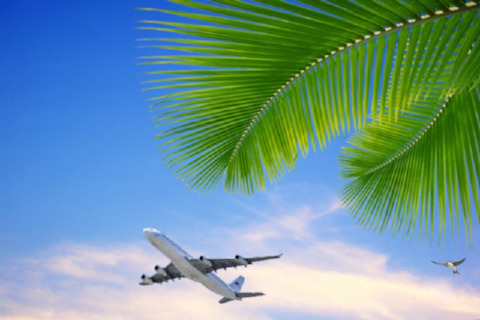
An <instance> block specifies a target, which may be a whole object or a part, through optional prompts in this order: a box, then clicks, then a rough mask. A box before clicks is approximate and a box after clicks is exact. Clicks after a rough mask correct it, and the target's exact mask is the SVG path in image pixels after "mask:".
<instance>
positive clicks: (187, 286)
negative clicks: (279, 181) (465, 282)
mask: <svg viewBox="0 0 480 320" xmlns="http://www.w3.org/2000/svg"><path fill="white" fill-rule="evenodd" d="M307 189H308V190H310V189H311V188H310V189H309V188H305V190H307ZM269 199H270V200H271V201H274V202H273V203H270V205H271V208H273V209H271V210H275V214H272V215H270V214H268V208H267V209H265V208H259V209H256V210H257V211H256V212H254V215H257V214H258V213H261V214H258V216H257V218H256V219H253V220H251V221H248V220H243V221H241V223H240V224H238V225H237V226H236V227H235V228H231V229H223V230H218V228H215V226H212V228H211V229H210V230H209V237H208V239H205V238H204V237H203V238H201V237H199V239H203V240H202V241H200V242H201V243H198V244H197V245H196V247H193V248H185V249H187V251H190V252H191V253H196V252H198V251H202V254H206V255H207V256H208V253H209V252H210V250H207V249H205V248H208V247H209V246H212V244H213V245H215V246H216V247H221V248H222V249H221V251H223V252H231V254H232V256H233V255H234V254H236V253H241V254H245V256H247V255H249V254H253V255H257V254H259V255H261V254H275V253H280V252H284V253H285V255H284V256H283V257H282V258H281V259H279V260H272V261H267V262H263V263H258V264H256V265H255V266H253V267H249V268H238V269H236V270H229V272H228V273H227V272H223V271H220V272H219V275H220V276H221V277H222V278H223V279H225V280H226V282H229V281H231V280H233V279H234V278H235V277H237V276H238V275H240V274H242V275H244V276H245V277H246V279H247V280H246V282H245V286H244V291H264V292H265V293H266V296H264V297H259V298H252V299H248V300H245V301H243V302H236V301H235V302H231V303H229V304H226V305H220V304H218V302H217V301H218V300H219V298H220V297H219V296H217V295H215V294H213V293H211V292H210V291H208V290H207V289H205V288H204V287H202V286H201V285H200V284H198V283H195V282H192V281H189V280H187V279H184V280H181V281H175V282H174V283H168V284H166V285H162V286H158V285H154V286H148V287H142V286H139V285H138V281H139V276H140V274H142V273H149V274H152V273H153V266H154V265H156V264H161V265H166V264H167V263H168V260H167V259H166V258H165V257H163V256H162V255H161V254H160V253H158V252H157V251H156V250H155V249H154V248H153V247H152V246H150V244H149V243H148V242H147V241H146V240H145V241H142V242H139V243H134V244H124V243H117V244H115V245H113V244H111V245H109V246H88V245H84V244H74V243H70V244H65V245H63V246H57V247H54V248H50V249H49V250H48V251H46V252H43V253H37V254H35V255H33V256H32V257H31V258H29V259H24V260H19V261H10V262H9V263H6V264H4V265H1V266H0V318H2V319H8V320H21V319H22V320H23V319H29V320H30V319H40V320H46V319H74V320H75V319H94V320H97V319H98V320H105V319H106V320H110V319H119V320H126V319H192V318H195V319H199V320H202V319H212V318H220V319H233V320H236V319H260V320H264V319H282V318H283V319H286V318H302V319H388V320H397V319H420V320H421V319H476V318H479V317H480V312H479V311H478V306H479V305H480V291H479V290H478V289H474V288H471V287H467V286H463V287H459V286H457V285H456V284H455V283H454V281H452V280H445V279H446V278H441V279H439V278H435V277H433V276H431V275H428V274H424V273H423V274H422V273H420V272H419V273H413V272H412V271H410V272H407V271H402V270H399V268H398V267H397V268H396V269H395V270H393V269H392V268H390V267H389V261H390V257H389V256H388V255H387V254H385V253H382V252H376V251H374V250H371V249H369V248H368V247H366V246H365V245H360V244H357V243H356V244H352V243H347V242H345V241H339V240H336V241H332V240H328V239H331V238H328V237H322V235H319V234H318V229H313V228H312V226H318V224H320V223H323V222H325V221H326V220H324V219H327V220H328V217H331V216H333V215H332V214H333V213H336V212H337V211H338V210H339V209H340V205H339V203H338V201H336V199H335V198H334V197H333V196H331V197H330V196H323V197H322V198H321V199H320V198H318V197H317V198H315V199H317V200H318V202H317V203H314V202H307V201H296V199H293V200H292V199H286V197H285V196H283V195H282V193H281V192H278V190H277V192H275V193H274V194H273V195H269ZM263 213H265V214H263ZM244 222H248V223H244ZM330 227H335V226H330ZM312 229H313V230H312ZM196 232H197V233H195V232H192V233H191V237H196V236H198V235H200V234H202V235H203V233H202V231H201V230H199V231H196ZM139 234H140V232H139ZM172 239H173V240H175V241H177V242H178V243H179V244H180V245H181V244H182V243H183V242H182V239H177V238H175V237H173V236H172ZM226 239H228V241H225V240H226ZM185 240H186V239H185ZM188 240H189V241H190V242H191V239H188ZM203 241H205V242H207V241H208V242H209V245H206V243H204V242H203ZM245 248H247V250H246V251H248V252H244V249H245ZM238 251H240V252H238ZM212 257H213V254H212ZM412 269H413V268H412V267H411V266H410V268H409V269H408V270H412ZM405 270H407V269H405ZM452 279H453V278H452ZM285 315H287V316H285Z"/></svg>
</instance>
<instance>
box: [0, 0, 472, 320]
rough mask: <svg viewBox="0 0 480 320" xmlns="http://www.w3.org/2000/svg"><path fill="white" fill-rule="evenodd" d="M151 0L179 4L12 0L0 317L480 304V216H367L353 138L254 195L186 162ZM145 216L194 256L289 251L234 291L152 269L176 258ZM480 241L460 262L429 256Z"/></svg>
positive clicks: (412, 310)
mask: <svg viewBox="0 0 480 320" xmlns="http://www.w3.org/2000/svg"><path fill="white" fill-rule="evenodd" d="M149 6H151V7H157V8H158V7H162V8H173V9H175V8H176V7H175V6H174V5H170V4H168V5H167V4H166V3H165V2H164V1H161V0H157V1H155V0H148V1H147V0H145V1H140V0H137V1H133V0H131V1H130V0H123V1H114V0H103V1H101V0H97V1H86V2H85V1H74V0H71V1H63V0H57V1H55V0H46V1H27V0H16V1H4V0H2V1H0V37H1V39H2V49H1V50H0V88H1V93H0V148H1V150H2V156H1V157H0V168H1V169H0V319H8V320H20V319H22V320H25V319H42V320H43V319H102V320H103V319H167V318H168V319H191V318H192V317H194V316H195V318H197V319H211V318H213V317H217V318H221V319H292V318H297V319H406V318H415V319H479V318H480V308H479V307H478V306H480V289H479V288H480V268H478V265H480V255H479V254H478V244H479V243H480V237H479V234H478V232H477V233H476V234H475V236H474V246H473V247H470V246H468V247H467V246H466V245H465V242H464V239H463V238H461V237H459V238H458V239H453V240H451V239H449V238H447V241H446V243H445V244H444V245H443V246H437V245H436V242H434V243H433V244H432V245H431V244H430V243H429V242H418V241H416V240H415V239H414V240H413V241H411V242H410V241H408V239H401V238H393V237H391V236H390V235H388V234H385V235H378V234H375V233H373V232H371V231H369V230H365V229H362V228H360V227H359V226H357V225H356V224H355V222H354V221H353V220H352V219H351V217H350V216H349V215H348V212H346V211H345V210H344V209H342V207H341V205H340V201H339V199H338V194H339V190H340V189H341V186H342V185H343V183H344V181H342V180H341V179H340V178H339V177H338V165H337V157H338V155H339V152H340V149H341V147H342V146H343V145H344V144H345V141H344V140H339V141H337V142H336V143H334V144H332V145H330V146H329V148H328V149H327V150H326V151H324V152H323V153H320V152H317V153H311V154H310V155H309V156H308V157H307V158H306V159H300V160H299V161H298V164H297V167H296V169H295V171H294V172H291V173H289V174H287V175H286V176H285V177H284V178H283V179H281V180H280V181H278V182H276V183H274V184H269V185H267V188H266V190H265V191H264V192H261V193H258V194H256V195H254V196H250V197H246V196H242V195H233V194H229V193H226V192H224V191H223V190H222V189H221V188H220V189H218V190H216V191H215V192H213V193H212V194H211V195H208V196H205V195H200V194H198V193H194V192H192V191H190V190H189V189H188V188H187V187H185V185H184V183H183V182H182V181H180V180H178V179H176V177H175V176H174V175H173V171H172V170H170V169H168V168H166V167H165V166H164V165H163V164H162V162H161V155H160V154H159V151H160V150H159V149H158V148H157V147H156V145H157V143H158V142H156V141H154V140H153V138H154V135H155V134H156V133H158V129H155V128H154V123H153V122H152V116H153V114H152V113H149V112H148V107H149V104H148V102H146V101H145V100H146V99H148V98H149V97H151V96H152V94H154V93H151V92H145V91H142V88H143V86H142V85H141V81H144V80H146V78H145V76H144V75H142V74H141V73H142V72H145V71H146V70H145V68H144V67H142V66H139V65H138V62H139V60H138V59H137V58H138V57H140V56H142V55H146V54H148V52H149V51H148V50H147V49H145V48H140V47H139V46H140V44H139V42H138V41H137V40H136V39H139V38H142V37H145V36H146V33H145V32H146V31H143V30H138V29H137V27H138V26H139V24H138V23H137V22H136V21H137V20H140V19H146V18H152V17H155V18H157V19H162V18H166V17H165V16H164V15H162V14H157V15H156V16H155V15H154V14H153V13H145V12H140V11H137V10H135V7H149ZM167 19H168V18H167ZM157 54H161V51H159V52H157ZM145 227H154V228H156V229H158V230H161V231H162V232H163V233H165V234H167V235H168V236H169V238H171V239H172V240H174V241H176V242H177V243H178V244H179V245H181V246H182V247H183V248H184V249H185V250H186V251H188V252H189V253H190V254H192V255H193V256H200V255H204V256H207V257H211V258H220V257H221V258H228V257H234V256H235V255H236V254H240V255H242V256H244V257H248V256H260V255H271V254H279V253H283V254H284V255H283V256H282V258H281V259H279V260H270V261H266V262H262V263H258V264H255V265H254V266H251V267H248V268H246V269H245V268H239V269H233V270H228V271H219V273H218V275H219V276H220V277H221V278H222V279H224V280H225V281H226V282H227V283H229V282H231V281H232V280H234V279H235V278H236V277H237V276H238V275H240V274H241V275H243V276H245V278H246V281H245V285H244V290H245V291H262V292H265V293H266V295H265V296H264V297H258V298H252V299H246V300H244V301H242V302H237V301H235V302H231V303H228V304H224V305H220V304H218V302H217V301H218V300H219V298H220V297H219V296H217V295H215V294H214V293H212V292H209V291H208V290H206V289H205V288H204V287H202V286H200V285H199V284H197V283H194V282H192V281H189V280H185V279H184V280H181V281H175V282H174V283H169V284H168V285H162V286H159V285H154V286H149V287H143V286H139V285H138V282H139V281H140V275H141V274H143V273H146V274H153V272H154V271H153V268H154V266H155V265H157V264H160V265H166V264H168V263H169V261H168V260H167V259H166V257H164V256H163V255H162V254H161V253H160V252H158V251H157V250H156V249H155V248H154V247H152V246H151V245H150V243H148V241H147V240H146V239H145V237H144V235H143V233H142V229H143V228H145ZM464 257H466V258H467V260H466V261H465V262H464V263H463V264H462V265H461V266H459V272H460V275H453V274H452V272H451V270H449V269H447V268H444V267H442V266H437V265H434V264H432V263H431V260H435V261H440V262H445V261H446V260H459V259H462V258H464Z"/></svg>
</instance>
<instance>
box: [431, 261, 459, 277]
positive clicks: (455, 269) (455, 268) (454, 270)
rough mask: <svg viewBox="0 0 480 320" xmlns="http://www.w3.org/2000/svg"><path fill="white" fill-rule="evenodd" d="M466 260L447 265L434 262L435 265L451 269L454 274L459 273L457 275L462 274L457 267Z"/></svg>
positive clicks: (449, 262) (448, 262)
mask: <svg viewBox="0 0 480 320" xmlns="http://www.w3.org/2000/svg"><path fill="white" fill-rule="evenodd" d="M465 259H467V258H463V259H462V260H460V261H456V262H452V261H447V262H445V263H440V262H435V261H432V262H433V263H435V264H439V265H442V266H445V267H449V268H450V269H452V270H453V274H455V273H457V274H460V273H459V272H458V271H457V266H458V265H459V264H460V263H462V262H463V261H465Z"/></svg>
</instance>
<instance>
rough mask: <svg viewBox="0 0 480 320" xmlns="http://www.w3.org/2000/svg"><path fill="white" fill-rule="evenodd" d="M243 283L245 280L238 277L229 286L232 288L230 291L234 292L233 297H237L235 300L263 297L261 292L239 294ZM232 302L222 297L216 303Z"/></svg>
mask: <svg viewBox="0 0 480 320" xmlns="http://www.w3.org/2000/svg"><path fill="white" fill-rule="evenodd" d="M244 282H245V278H244V277H242V276H239V277H238V278H237V279H235V280H234V281H233V282H232V283H230V284H229V286H230V288H232V290H233V291H235V295H236V296H237V299H236V300H242V299H243V298H251V297H257V296H263V295H265V294H264V293H263V292H240V290H241V289H242V286H243V283H244ZM232 300H233V299H230V298H225V297H223V298H222V299H220V300H219V301H218V302H219V303H227V302H230V301H232Z"/></svg>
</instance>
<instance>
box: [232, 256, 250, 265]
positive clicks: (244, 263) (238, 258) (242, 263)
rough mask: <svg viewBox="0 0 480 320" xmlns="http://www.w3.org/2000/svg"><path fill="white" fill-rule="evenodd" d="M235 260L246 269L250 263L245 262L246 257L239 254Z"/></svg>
mask: <svg viewBox="0 0 480 320" xmlns="http://www.w3.org/2000/svg"><path fill="white" fill-rule="evenodd" d="M235 260H237V262H238V263H240V264H241V265H244V266H245V267H246V266H247V264H248V261H247V260H245V258H244V257H242V256H239V255H238V254H237V255H236V256H235Z"/></svg>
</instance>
